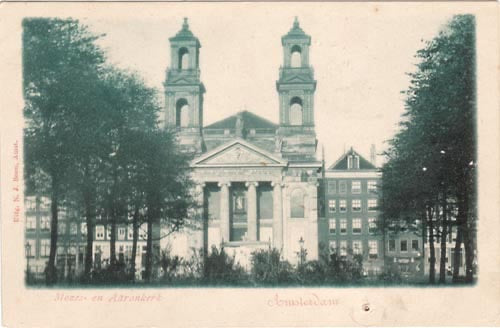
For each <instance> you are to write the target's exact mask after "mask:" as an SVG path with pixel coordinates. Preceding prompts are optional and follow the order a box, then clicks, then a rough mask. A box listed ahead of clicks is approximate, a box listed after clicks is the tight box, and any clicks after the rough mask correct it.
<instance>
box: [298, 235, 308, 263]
mask: <svg viewBox="0 0 500 328" xmlns="http://www.w3.org/2000/svg"><path fill="white" fill-rule="evenodd" d="M304 243H305V242H304V238H302V236H301V237H300V239H299V245H300V251H299V262H300V265H303V264H304V262H305V260H306V256H307V250H306V249H304Z"/></svg>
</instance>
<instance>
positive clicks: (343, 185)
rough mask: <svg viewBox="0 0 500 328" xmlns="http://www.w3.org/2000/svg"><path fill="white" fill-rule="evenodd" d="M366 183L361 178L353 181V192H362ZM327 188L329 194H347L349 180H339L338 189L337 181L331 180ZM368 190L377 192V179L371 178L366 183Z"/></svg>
mask: <svg viewBox="0 0 500 328" xmlns="http://www.w3.org/2000/svg"><path fill="white" fill-rule="evenodd" d="M364 185H365V184H364V183H363V182H362V181H360V180H354V181H351V194H360V193H361V192H362V191H363V186H364ZM327 190H328V193H329V194H336V193H339V194H345V193H347V181H339V182H338V190H337V181H335V180H329V181H328V182H327ZM366 190H367V192H369V193H375V192H377V181H375V180H370V181H367V183H366Z"/></svg>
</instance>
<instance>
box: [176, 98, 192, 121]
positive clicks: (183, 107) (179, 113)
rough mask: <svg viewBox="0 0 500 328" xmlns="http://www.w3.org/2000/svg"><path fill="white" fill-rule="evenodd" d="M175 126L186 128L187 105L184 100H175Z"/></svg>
mask: <svg viewBox="0 0 500 328" xmlns="http://www.w3.org/2000/svg"><path fill="white" fill-rule="evenodd" d="M175 109H176V111H175V114H176V115H175V116H176V118H175V125H176V126H177V127H187V126H188V125H189V104H188V102H187V100H186V99H184V98H181V99H179V100H177V104H176V106H175Z"/></svg>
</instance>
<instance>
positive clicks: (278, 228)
mask: <svg viewBox="0 0 500 328" xmlns="http://www.w3.org/2000/svg"><path fill="white" fill-rule="evenodd" d="M271 185H272V186H273V246H274V247H276V248H277V249H281V248H282V247H283V201H282V192H281V191H282V190H281V189H282V185H281V183H279V182H273V183H272V184H271Z"/></svg>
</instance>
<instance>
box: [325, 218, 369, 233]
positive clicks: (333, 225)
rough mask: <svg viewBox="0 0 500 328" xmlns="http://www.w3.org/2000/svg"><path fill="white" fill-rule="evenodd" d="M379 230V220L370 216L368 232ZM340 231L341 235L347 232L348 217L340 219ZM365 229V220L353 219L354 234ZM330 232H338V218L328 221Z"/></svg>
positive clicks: (352, 228) (352, 230)
mask: <svg viewBox="0 0 500 328" xmlns="http://www.w3.org/2000/svg"><path fill="white" fill-rule="evenodd" d="M376 230H377V221H376V219H375V218H369V219H368V232H369V233H374V232H376ZM338 231H339V232H340V234H341V235H345V234H347V219H339V229H338ZM362 231H363V220H362V219H359V218H356V219H352V225H351V233H352V234H361V232H362ZM328 232H329V233H330V234H332V235H333V234H336V233H337V220H336V219H330V220H329V221H328Z"/></svg>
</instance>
